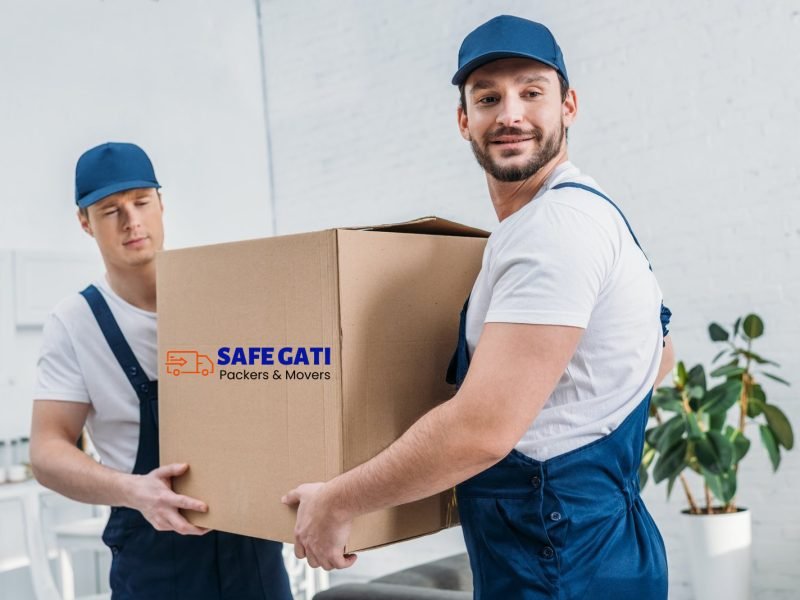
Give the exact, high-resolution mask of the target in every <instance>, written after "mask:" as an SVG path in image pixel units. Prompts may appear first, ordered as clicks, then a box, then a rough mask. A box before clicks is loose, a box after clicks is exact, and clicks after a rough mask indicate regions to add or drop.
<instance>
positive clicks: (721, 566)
mask: <svg viewBox="0 0 800 600" xmlns="http://www.w3.org/2000/svg"><path fill="white" fill-rule="evenodd" d="M682 515H683V517H682V518H683V521H684V530H685V532H686V533H685V537H686V543H687V546H686V553H687V556H688V558H689V570H690V572H691V576H692V589H693V590H694V598H695V600H720V598H724V599H725V600H750V570H751V562H750V544H751V540H752V536H751V527H750V511H749V510H747V509H746V508H743V509H739V511H738V512H735V513H724V514H717V515H693V514H690V513H689V512H688V511H684V512H683V513H682Z"/></svg>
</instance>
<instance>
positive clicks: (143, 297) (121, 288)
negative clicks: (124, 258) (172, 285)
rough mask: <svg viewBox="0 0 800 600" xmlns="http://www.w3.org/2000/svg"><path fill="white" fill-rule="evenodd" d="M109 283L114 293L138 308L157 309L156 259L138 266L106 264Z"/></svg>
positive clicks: (151, 310) (152, 310)
mask: <svg viewBox="0 0 800 600" xmlns="http://www.w3.org/2000/svg"><path fill="white" fill-rule="evenodd" d="M106 272H107V273H108V283H109V285H110V286H111V289H112V290H114V293H115V294H117V296H119V297H120V298H122V299H123V300H125V302H127V303H128V304H132V305H133V306H135V307H136V308H141V309H142V310H147V311H150V312H155V311H156V261H154V260H153V261H150V262H149V263H147V264H145V265H141V266H138V267H126V268H119V267H112V266H110V265H108V264H107V265H106Z"/></svg>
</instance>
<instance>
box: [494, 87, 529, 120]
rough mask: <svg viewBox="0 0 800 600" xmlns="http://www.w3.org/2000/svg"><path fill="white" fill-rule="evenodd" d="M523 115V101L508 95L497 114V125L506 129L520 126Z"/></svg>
mask: <svg viewBox="0 0 800 600" xmlns="http://www.w3.org/2000/svg"><path fill="white" fill-rule="evenodd" d="M523 114H524V109H523V103H522V100H521V99H520V98H517V97H515V96H514V95H513V94H507V95H506V96H505V97H504V98H503V101H502V103H501V104H500V110H499V111H498V112H497V124H498V125H502V126H504V127H512V126H516V125H519V124H520V123H521V122H522V120H523Z"/></svg>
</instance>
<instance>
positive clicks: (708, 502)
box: [703, 484, 711, 515]
mask: <svg viewBox="0 0 800 600" xmlns="http://www.w3.org/2000/svg"><path fill="white" fill-rule="evenodd" d="M703 487H704V488H705V490H706V514H708V515H710V514H711V490H710V489H708V485H707V484H703Z"/></svg>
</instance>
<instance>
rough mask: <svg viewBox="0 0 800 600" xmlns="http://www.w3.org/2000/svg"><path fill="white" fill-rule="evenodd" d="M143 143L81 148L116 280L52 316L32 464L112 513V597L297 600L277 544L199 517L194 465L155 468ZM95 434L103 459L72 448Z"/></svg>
mask: <svg viewBox="0 0 800 600" xmlns="http://www.w3.org/2000/svg"><path fill="white" fill-rule="evenodd" d="M160 187H161V186H160V185H159V183H158V180H157V179H156V176H155V172H154V171H153V166H152V164H151V162H150V159H149V158H148V157H147V155H146V154H145V152H144V151H143V150H142V149H141V148H139V147H138V146H136V145H134V144H127V143H106V144H102V145H100V146H97V147H95V148H92V149H90V150H88V151H87V152H85V153H84V154H83V155H82V156H81V157H80V159H79V160H78V164H77V167H76V172H75V201H76V204H77V206H78V219H79V221H80V224H81V227H82V228H83V230H84V231H85V232H86V233H87V234H89V235H90V236H92V237H93V238H94V239H95V241H96V242H97V246H98V248H99V250H100V253H101V255H102V257H103V262H104V263H105V267H106V276H105V277H104V278H101V279H99V280H98V281H95V282H94V283H93V284H92V285H90V286H88V287H87V288H86V289H85V290H83V291H82V292H81V293H80V294H75V295H73V296H70V297H69V298H66V299H65V300H63V301H62V302H61V303H60V304H59V305H58V306H56V308H55V309H54V310H53V312H52V313H51V314H50V316H49V317H48V319H47V322H46V324H45V328H44V340H43V345H42V351H41V356H40V358H39V363H38V381H37V385H36V389H35V398H36V401H35V402H34V408H33V425H32V434H31V462H32V465H33V470H34V474H35V475H36V478H37V479H38V480H39V481H40V482H41V483H42V484H43V485H45V486H47V487H49V488H51V489H53V490H55V491H57V492H59V493H61V494H63V495H65V496H68V497H70V498H73V499H75V500H78V501H81V502H89V503H92V504H107V505H110V506H112V509H111V517H110V519H109V522H108V525H107V526H106V528H105V531H104V533H103V541H104V542H105V543H106V545H108V546H109V548H110V549H111V552H112V555H113V556H112V563H111V576H110V583H111V590H112V593H113V598H114V600H160V599H164V600H167V599H169V600H178V599H181V600H183V599H185V600H228V599H229V600H241V599H254V600H255V599H257V600H273V599H278V600H287V599H290V598H291V593H290V590H289V581H288V576H287V574H286V570H285V567H284V564H283V557H282V554H281V544H280V543H278V542H272V541H266V540H258V539H254V538H249V537H245V536H240V535H234V534H231V533H223V532H217V531H209V530H207V529H202V528H200V527H196V526H194V525H192V524H191V523H189V521H187V520H186V518H185V517H184V516H183V515H181V513H180V512H179V511H180V510H192V511H199V512H205V511H207V510H208V507H207V506H206V504H205V503H204V502H202V501H200V500H197V499H194V498H189V497H187V496H183V495H180V494H176V493H174V492H173V491H172V483H171V481H172V477H175V476H178V475H182V474H183V473H185V472H186V471H187V470H188V468H189V467H188V465H186V464H169V465H163V466H159V455H158V384H157V381H156V379H157V374H158V364H157V362H158V361H157V347H156V263H155V258H156V252H157V251H159V250H161V249H162V248H163V244H164V225H163V220H162V214H163V205H162V202H161V194H160V192H159V188H160ZM84 425H85V426H86V428H87V430H88V431H89V434H90V436H91V439H92V441H93V443H94V445H95V447H96V449H97V452H98V453H99V455H100V458H101V463H97V462H95V461H94V460H92V459H91V458H90V457H89V456H87V455H86V454H85V453H83V452H82V451H81V450H79V449H78V448H77V447H76V444H75V442H76V440H77V439H78V437H79V436H80V434H81V431H82V429H83V427H84Z"/></svg>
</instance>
